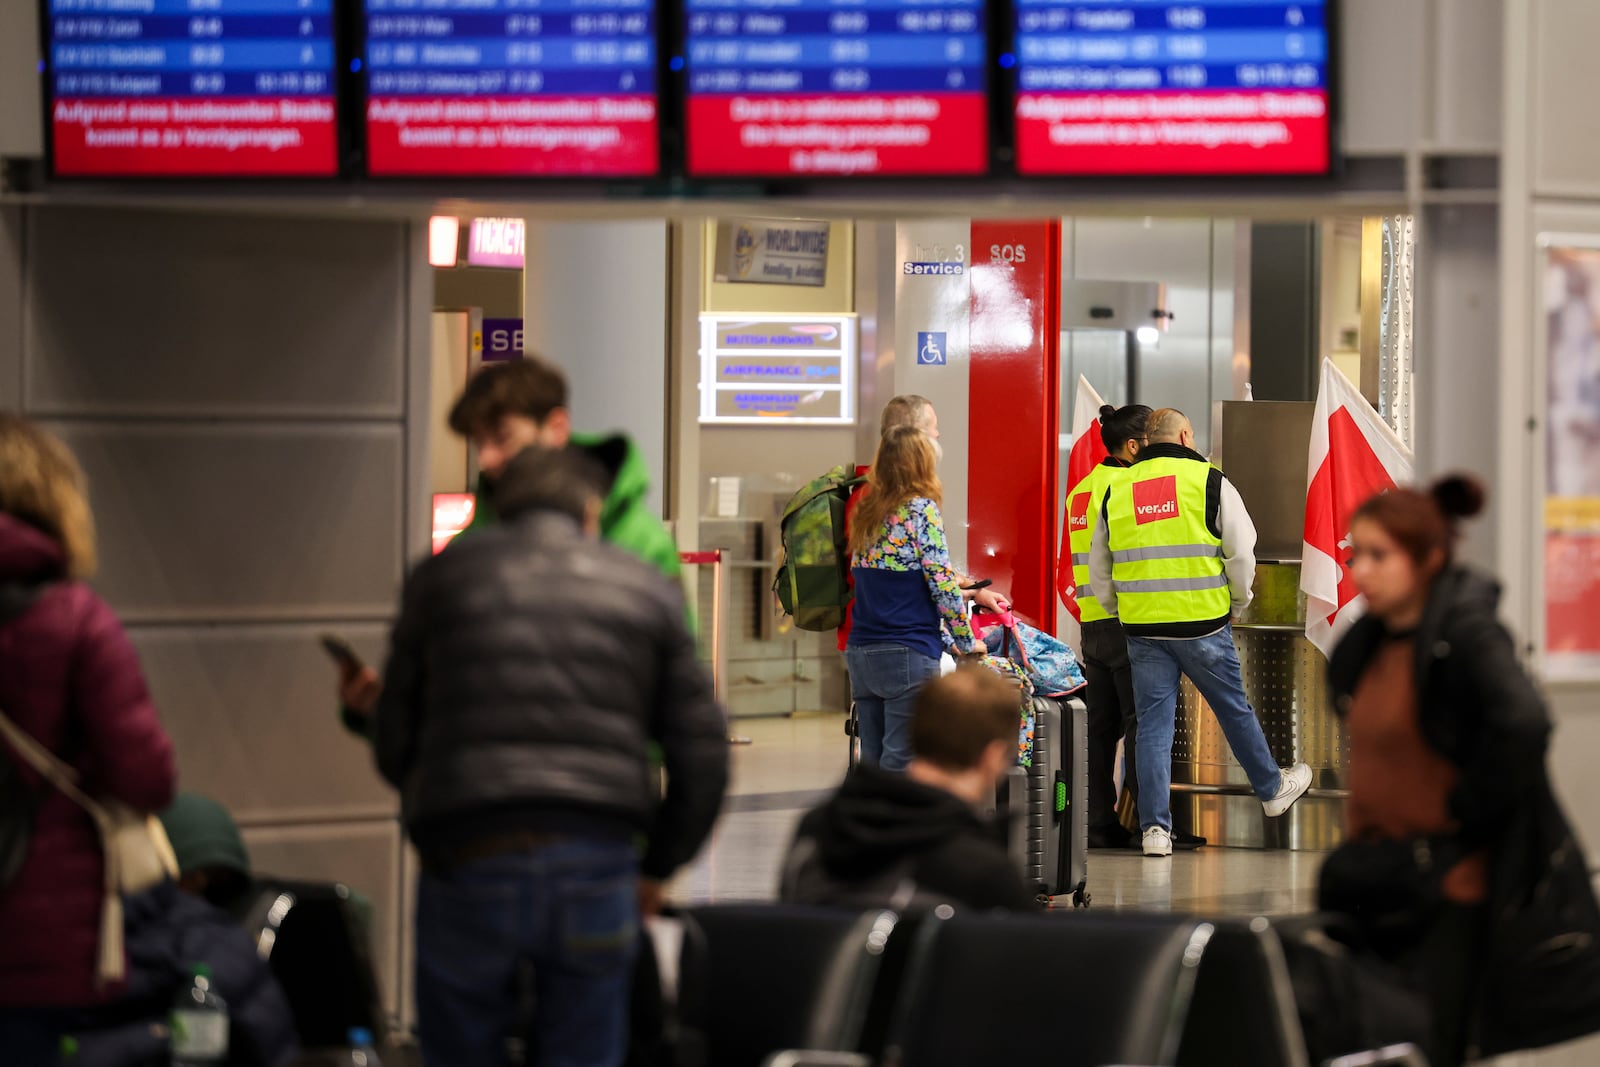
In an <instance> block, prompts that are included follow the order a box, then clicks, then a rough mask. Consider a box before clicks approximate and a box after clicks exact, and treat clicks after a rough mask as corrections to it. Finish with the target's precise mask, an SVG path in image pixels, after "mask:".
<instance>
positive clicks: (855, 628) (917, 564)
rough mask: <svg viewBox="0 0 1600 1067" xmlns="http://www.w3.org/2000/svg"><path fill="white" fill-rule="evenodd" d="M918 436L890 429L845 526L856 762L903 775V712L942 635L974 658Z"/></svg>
mask: <svg viewBox="0 0 1600 1067" xmlns="http://www.w3.org/2000/svg"><path fill="white" fill-rule="evenodd" d="M936 466H937V456H936V455H935V454H934V448H933V443H932V441H930V440H929V438H928V435H927V434H926V433H924V432H923V431H922V430H920V429H918V428H916V427H913V426H902V427H899V428H898V429H893V430H890V431H889V432H888V433H887V434H885V435H884V437H883V439H882V441H881V442H880V443H879V445H878V455H877V458H876V459H875V460H873V463H872V473H871V474H870V475H869V476H868V480H867V488H866V491H865V493H863V495H862V497H861V500H860V503H859V504H858V505H857V507H856V510H855V513H854V514H853V515H852V516H851V519H850V552H851V555H852V560H851V576H852V577H853V579H854V581H855V602H854V605H853V606H852V615H853V619H852V626H851V630H850V641H849V644H848V645H847V646H846V648H845V662H846V664H847V665H848V667H849V670H850V697H851V699H852V700H854V701H855V705H856V714H857V717H858V719H859V725H860V732H861V761H862V762H863V763H869V764H877V765H878V766H881V767H882V768H884V769H885V770H890V771H899V770H904V769H905V766H906V764H907V763H909V762H910V760H911V733H910V730H911V706H912V703H913V702H914V700H915V699H916V695H917V690H918V689H920V688H921V687H922V686H923V685H924V684H925V683H926V682H928V681H929V680H931V679H933V678H936V677H938V675H939V657H940V655H941V654H942V653H943V651H944V644H945V637H944V632H945V631H948V633H949V635H950V639H951V640H952V641H953V642H954V643H955V648H956V651H957V652H958V653H959V654H962V655H981V654H982V653H983V651H984V648H983V644H982V643H981V642H979V641H978V640H977V638H976V637H975V636H974V635H973V633H972V626H971V624H970V623H969V622H968V620H967V613H966V609H965V607H964V606H963V603H962V597H961V587H960V585H959V584H958V582H957V578H956V573H955V571H954V570H953V569H952V568H951V566H950V549H949V546H948V544H947V543H946V541H945V534H944V520H943V518H942V517H941V516H940V514H939V505H940V504H941V503H942V501H943V496H944V489H943V486H941V485H940V483H939V475H938V473H937V470H936Z"/></svg>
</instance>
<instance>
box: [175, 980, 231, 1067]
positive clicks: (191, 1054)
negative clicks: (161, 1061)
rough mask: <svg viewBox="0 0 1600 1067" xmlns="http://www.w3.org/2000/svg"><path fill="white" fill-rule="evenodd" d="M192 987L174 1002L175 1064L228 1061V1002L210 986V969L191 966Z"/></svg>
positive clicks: (205, 1065) (209, 1066)
mask: <svg viewBox="0 0 1600 1067" xmlns="http://www.w3.org/2000/svg"><path fill="white" fill-rule="evenodd" d="M189 974H190V982H189V987H188V988H187V989H185V990H184V991H183V992H182V993H180V994H178V999H177V1000H176V1001H175V1002H174V1003H173V1005H172V1020H171V1022H172V1067H216V1065H218V1064H224V1063H227V1062H228V1005H227V1002H226V1001H224V1000H223V999H222V998H221V997H220V996H218V995H217V994H216V992H215V991H214V990H212V988H211V968H210V967H207V966H206V965H205V964H203V963H197V964H195V965H194V966H192V967H191V968H190V969H189Z"/></svg>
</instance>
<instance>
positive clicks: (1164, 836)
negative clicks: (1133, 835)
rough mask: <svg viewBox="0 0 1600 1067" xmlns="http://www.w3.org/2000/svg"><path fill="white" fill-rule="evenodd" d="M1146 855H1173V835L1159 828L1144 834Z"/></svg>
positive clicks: (1151, 828)
mask: <svg viewBox="0 0 1600 1067" xmlns="http://www.w3.org/2000/svg"><path fill="white" fill-rule="evenodd" d="M1144 854H1145V855H1146V856H1170V855H1172V834H1171V833H1170V832H1168V831H1166V830H1163V829H1162V828H1161V827H1159V826H1152V827H1150V829H1148V830H1146V831H1145V832H1144Z"/></svg>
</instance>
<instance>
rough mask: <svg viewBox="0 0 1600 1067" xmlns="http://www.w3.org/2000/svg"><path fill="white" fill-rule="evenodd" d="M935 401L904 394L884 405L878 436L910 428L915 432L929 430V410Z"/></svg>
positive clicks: (885, 435)
mask: <svg viewBox="0 0 1600 1067" xmlns="http://www.w3.org/2000/svg"><path fill="white" fill-rule="evenodd" d="M931 407H933V401H931V400H929V399H928V398H927V397H925V396H918V395H917V394H916V393H902V394H900V395H899V396H897V397H895V398H894V399H893V400H891V401H889V402H888V403H887V404H885V405H883V417H882V418H880V419H879V420H878V436H879V437H887V436H889V431H890V430H897V429H899V428H900V427H902V426H909V427H911V428H912V429H914V430H925V429H927V428H928V425H927V424H928V409H929V408H931Z"/></svg>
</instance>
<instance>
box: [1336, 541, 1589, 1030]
mask: <svg viewBox="0 0 1600 1067" xmlns="http://www.w3.org/2000/svg"><path fill="white" fill-rule="evenodd" d="M1499 602H1500V586H1499V584H1498V583H1497V582H1495V581H1494V580H1493V579H1492V578H1489V577H1486V576H1484V575H1481V574H1478V573H1475V572H1473V571H1471V570H1468V569H1466V568H1464V567H1450V568H1447V569H1446V570H1445V571H1444V572H1443V573H1442V574H1441V575H1440V576H1439V577H1438V579H1437V580H1436V581H1435V582H1434V586H1433V590H1432V592H1431V594H1430V595H1429V598H1428V605H1427V608H1426V610H1425V611H1424V613H1423V618H1422V622H1421V624H1420V625H1419V627H1418V629H1417V634H1416V650H1417V663H1416V678H1417V700H1418V707H1417V710H1418V718H1419V721H1420V726H1421V729H1422V734H1423V737H1424V738H1425V739H1426V740H1427V742H1428V744H1429V745H1430V746H1432V747H1433V748H1434V750H1435V751H1437V752H1439V753H1440V754H1441V755H1443V756H1444V757H1445V758H1447V759H1448V760H1450V762H1451V763H1453V764H1455V766H1456V767H1458V768H1459V769H1460V771H1461V776H1460V783H1459V785H1458V786H1457V788H1456V790H1455V792H1454V793H1453V794H1452V796H1451V797H1450V812H1451V814H1452V816H1453V817H1454V818H1455V820H1456V821H1457V822H1458V824H1459V832H1458V838H1459V841H1460V844H1461V845H1462V847H1463V848H1465V849H1468V850H1474V851H1476V850H1484V849H1486V850H1488V851H1489V854H1490V864H1491V868H1490V896H1489V901H1488V906H1489V911H1490V928H1489V935H1488V939H1487V945H1486V948H1485V953H1484V958H1483V960H1482V964H1481V967H1480V971H1481V984H1480V993H1479V996H1478V997H1477V1010H1476V1011H1474V1012H1473V1013H1472V1016H1471V1017H1472V1019H1473V1024H1472V1025H1473V1033H1472V1035H1471V1042H1470V1043H1471V1045H1472V1046H1473V1047H1474V1049H1475V1050H1476V1051H1477V1052H1479V1053H1481V1054H1482V1055H1485V1056H1489V1055H1496V1054H1499V1053H1502V1052H1509V1051H1514V1050H1517V1049H1524V1048H1537V1047H1541V1046H1544V1045H1550V1044H1554V1043H1557V1042H1561V1041H1566V1040H1570V1039H1572V1038H1575V1037H1579V1036H1582V1035H1584V1034H1587V1033H1592V1032H1594V1031H1596V1030H1600V908H1597V907H1596V904H1595V898H1594V893H1593V889H1592V886H1591V885H1590V883H1589V875H1588V869H1587V864H1586V862H1585V860H1584V852H1583V848H1582V846H1581V844H1580V843H1579V842H1578V841H1577V839H1576V837H1575V836H1574V835H1573V832H1572V830H1571V828H1570V826H1569V825H1568V823H1567V820H1566V818H1565V816H1564V815H1563V814H1562V811H1561V808H1560V805H1559V804H1558V803H1557V801H1556V799H1555V796H1554V793H1553V792H1552V790H1551V788H1550V783H1549V779H1548V776H1547V774H1546V771H1545V748H1546V745H1547V743H1548V740H1549V736H1550V716H1549V713H1548V712H1547V711H1546V709H1545V704H1544V699H1543V697H1541V695H1540V694H1539V691H1538V690H1537V688H1535V686H1534V684H1533V681H1532V679H1530V678H1529V677H1528V675H1527V673H1526V672H1525V671H1524V670H1523V669H1522V664H1521V663H1520V662H1519V661H1518V659H1517V653H1516V648H1515V646H1514V645H1513V643H1512V639H1511V635H1510V634H1509V633H1508V632H1507V631H1506V629H1505V627H1504V626H1503V625H1501V623H1500V620H1499V618H1498V617H1497V615H1496V609H1497V608H1498V606H1499ZM1384 636H1385V634H1384V628H1383V624H1382V622H1380V621H1379V620H1378V619H1376V618H1374V617H1372V616H1370V615H1369V616H1366V617H1364V618H1362V619H1360V620H1358V621H1357V622H1356V623H1355V625H1353V626H1352V627H1351V628H1350V631H1349V633H1347V634H1346V635H1345V637H1344V640H1342V641H1341V642H1340V643H1339V646H1338V647H1337V648H1336V649H1334V652H1333V656H1332V658H1331V660H1330V661H1329V668H1328V670H1329V679H1330V682H1331V684H1332V689H1333V696H1334V701H1335V706H1336V707H1337V709H1338V711H1339V714H1340V715H1341V716H1342V715H1344V714H1345V713H1346V712H1347V711H1348V709H1349V707H1350V702H1351V700H1352V698H1353V695H1354V693H1355V688H1356V686H1357V684H1358V683H1359V682H1360V680H1361V676H1362V675H1363V674H1364V673H1365V671H1366V668H1367V666H1368V664H1369V663H1370V662H1371V660H1372V657H1373V655H1374V653H1375V652H1376V651H1377V649H1378V646H1379V645H1380V644H1381V643H1382V641H1383V640H1384Z"/></svg>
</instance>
